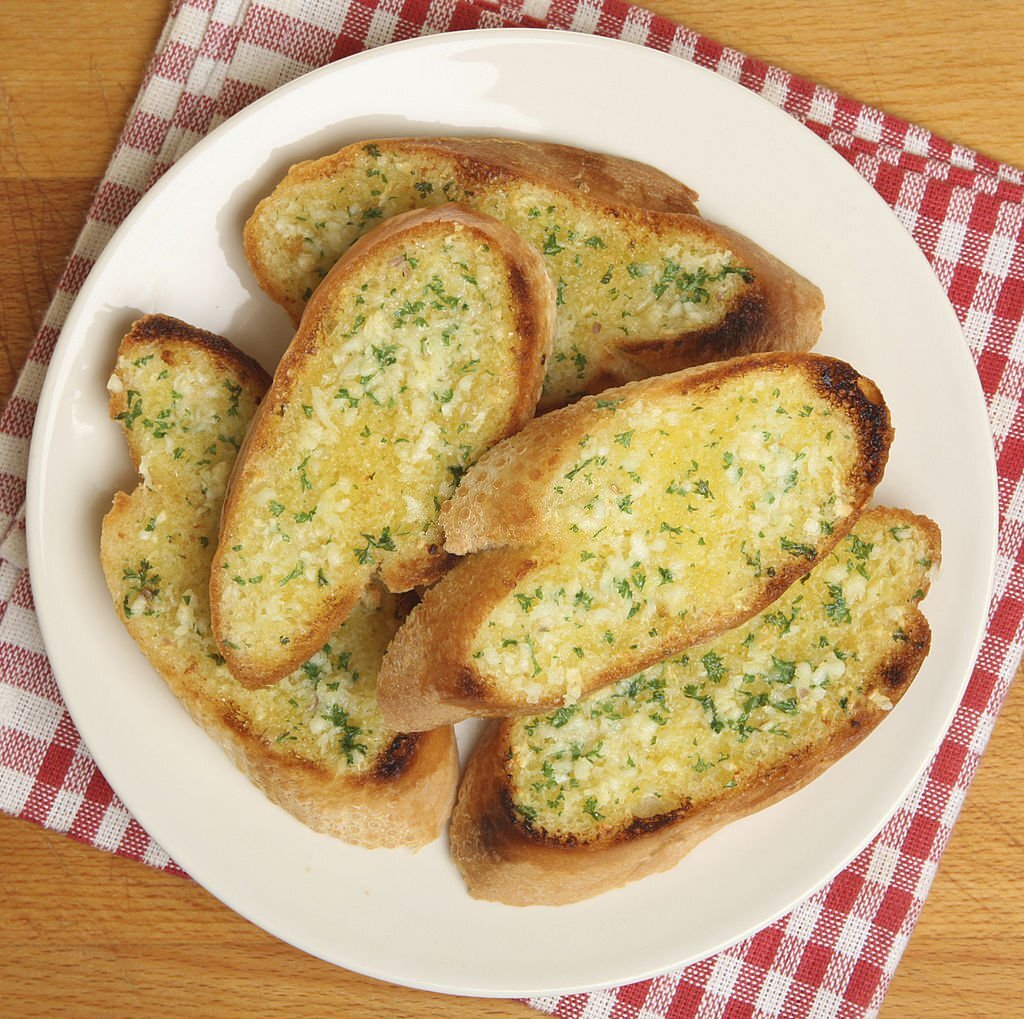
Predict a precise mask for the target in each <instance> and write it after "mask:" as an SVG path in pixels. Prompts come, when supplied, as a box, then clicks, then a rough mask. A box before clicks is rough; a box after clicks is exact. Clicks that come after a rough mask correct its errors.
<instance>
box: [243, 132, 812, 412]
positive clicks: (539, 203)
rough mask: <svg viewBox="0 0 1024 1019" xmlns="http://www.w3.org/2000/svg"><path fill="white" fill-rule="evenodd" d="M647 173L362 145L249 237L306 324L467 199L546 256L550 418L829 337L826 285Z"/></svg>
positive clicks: (554, 157) (303, 166)
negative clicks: (316, 304)
mask: <svg viewBox="0 0 1024 1019" xmlns="http://www.w3.org/2000/svg"><path fill="white" fill-rule="evenodd" d="M694 197H695V195H694V193H693V192H692V191H691V190H690V189H689V188H687V187H686V186H685V185H683V184H680V183H679V182H678V181H676V180H674V179H673V178H671V177H669V176H668V175H666V174H664V173H661V172H660V171H658V170H655V169H653V168H652V167H650V166H645V165H644V164H642V163H638V162H635V161H633V160H629V159H622V158H618V157H613V156H606V155H600V154H597V153H591V152H586V151H583V150H581V149H576V148H572V147H569V146H564V145H554V144H549V143H541V142H523V141H515V140H511V139H501V138H436V139H429V138H392V139H378V140H375V141H367V142H360V143H357V144H354V145H349V146H348V147H346V148H344V149H342V150H341V151H340V152H337V153H335V154H334V155H330V156H326V157H324V158H322V159H317V160H312V161H309V162H305V163H300V164H298V165H297V166H294V167H292V169H291V170H290V171H289V173H288V174H287V176H286V177H285V178H284V179H283V180H282V181H281V182H280V183H279V184H278V186H277V187H276V188H275V189H274V191H273V193H272V194H271V195H269V196H268V197H267V198H265V199H264V200H263V201H262V202H261V203H260V204H259V206H258V207H257V208H256V210H255V212H254V213H253V215H252V217H251V218H250V219H249V221H248V223H247V224H246V227H245V237H244V240H245V252H246V256H247V258H248V260H249V263H250V265H251V267H252V270H253V273H254V274H255V276H256V278H257V280H258V281H259V283H260V285H261V286H262V287H263V289H264V290H265V291H266V292H267V293H268V294H269V295H270V296H271V297H272V298H273V299H274V300H276V301H278V302H279V303H280V304H282V305H283V306H284V307H285V308H286V309H287V310H288V312H289V314H290V315H291V316H292V318H293V320H295V321H296V322H297V321H298V319H299V316H300V315H301V313H302V309H303V307H304V306H305V303H306V301H307V300H308V299H309V298H310V296H311V295H312V294H313V292H314V291H315V290H316V288H317V286H318V285H319V284H320V281H321V280H322V279H323V278H324V277H325V276H326V274H327V273H328V272H329V270H330V268H331V266H332V265H333V264H334V262H335V261H336V260H337V259H338V257H339V256H340V255H342V254H343V253H344V252H345V251H346V250H347V249H348V248H349V246H350V245H351V244H353V243H354V242H355V241H356V240H357V239H358V238H359V237H360V236H362V235H363V234H365V233H366V232H367V231H369V230H371V229H373V228H374V227H376V226H377V225H378V224H379V223H380V222H381V220H382V219H387V218H388V217H390V216H393V215H395V214H397V213H401V212H404V211H407V210H408V209H412V208H419V207H422V206H437V205H443V204H444V203H446V202H459V203H461V204H463V205H466V206H468V207H470V208H473V209H476V210H478V211H479V212H483V213H486V214H487V215H490V216H493V217H495V218H496V219H498V220H501V221H502V222H503V223H505V224H506V225H508V226H509V227H511V228H512V229H513V230H515V232H516V233H517V234H519V235H520V236H521V237H522V238H523V239H524V240H525V241H526V242H527V243H528V244H529V245H530V246H531V247H532V248H534V250H536V251H537V252H538V253H540V254H541V255H542V256H543V259H544V264H545V266H546V268H547V271H548V274H549V275H550V277H551V279H552V282H553V283H554V284H555V286H556V288H557V300H558V309H557V311H558V323H557V330H556V335H555V342H554V353H553V356H552V358H551V360H550V362H549V363H548V366H547V377H546V379H545V382H544V393H543V395H542V397H541V402H540V409H541V410H542V411H546V410H549V409H551V408H553V407H558V406H562V405H564V404H566V403H569V402H571V401H572V400H574V399H576V398H577V397H578V396H580V395H581V394H583V393H595V392H599V391H600V390H602V389H605V388H608V387H609V386H614V385H619V384H621V383H623V382H628V381H630V380H632V379H639V378H646V377H647V376H649V375H658V374H663V373H665V372H671V371H676V370H678V369H680V368H686V367H689V366H690V365H694V364H702V363H706V362H708V361H719V360H722V359H724V358H728V357H733V356H736V355H739V354H745V353H753V352H755V351H762V350H806V349H808V348H809V347H811V346H813V345H814V343H815V342H816V341H817V338H818V335H819V332H820V329H821V312H822V307H823V301H822V296H821V293H820V292H819V291H818V289H817V288H816V287H814V286H813V285H812V284H811V283H809V282H808V281H807V280H805V279H804V278H803V277H801V276H800V275H798V274H797V273H796V272H794V271H793V270H791V269H790V268H788V267H787V266H785V265H784V264H783V263H781V262H780V261H779V260H778V259H776V258H774V257H773V256H772V255H770V254H768V253H767V252H766V251H764V250H763V249H761V248H760V247H758V246H757V245H756V244H754V243H752V242H751V241H750V240H748V239H747V238H745V237H742V236H741V235H739V234H738V233H736V232H734V231H732V230H728V229H726V228H724V227H719V226H715V225H714V224H711V223H708V222H707V221H706V220H703V219H701V218H700V217H699V216H698V215H697V214H696V212H697V210H696V207H695V206H694V204H693V199H694Z"/></svg>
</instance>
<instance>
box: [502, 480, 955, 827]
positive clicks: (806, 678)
mask: <svg viewBox="0 0 1024 1019" xmlns="http://www.w3.org/2000/svg"><path fill="white" fill-rule="evenodd" d="M782 476H783V477H785V474H783V475H782ZM937 542H938V536H937V529H936V528H935V527H934V525H931V523H930V521H922V519H921V518H916V517H914V516H912V515H911V514H908V513H902V512H900V511H891V510H878V511H871V512H869V513H867V514H865V515H864V516H863V517H862V518H861V519H860V521H859V522H858V524H857V526H856V528H855V529H854V531H853V532H851V533H850V534H849V535H847V537H846V538H845V539H844V540H843V541H842V542H841V543H840V545H839V546H837V548H836V549H835V550H834V551H833V552H832V553H831V554H830V555H829V556H828V557H827V558H826V559H824V560H823V561H822V562H821V563H820V564H819V565H818V566H817V567H815V568H814V570H813V571H812V572H811V573H810V574H808V575H807V576H805V578H804V580H803V581H801V582H798V583H796V584H795V585H793V587H791V588H790V589H789V590H788V591H787V592H786V594H785V595H784V596H783V597H782V598H780V599H779V600H778V601H777V602H775V603H774V604H773V605H772V606H771V608H770V610H769V611H767V612H764V613H762V614H761V615H759V616H757V617H756V618H755V619H753V620H752V621H750V622H749V623H747V624H745V625H743V626H741V627H738V628H736V629H733V630H730V631H727V632H726V633H724V634H722V635H721V636H720V637H718V638H717V639H715V640H712V641H710V642H708V643H705V644H702V645H700V646H697V647H694V648H692V649H691V650H690V651H688V652H687V653H685V654H683V655H679V656H677V657H674V658H672V659H670V660H669V661H666V662H664V663H662V664H660V665H657V666H655V667H653V668H649V669H647V670H645V671H643V672H640V673H638V674H637V675H635V676H632V677H630V678H629V679H625V680H622V681H621V682H619V683H616V684H615V685H614V686H612V687H610V688H607V689H605V690H603V691H601V692H599V693H597V694H594V695H592V696H590V697H588V698H586V699H584V700H582V701H580V702H579V703H576V704H573V705H568V706H565V707H562V708H559V709H558V710H556V711H554V712H553V713H551V714H548V715H537V716H525V717H522V718H519V719H516V720H515V721H513V722H511V723H509V726H510V728H509V730H508V736H507V745H508V757H507V760H506V762H505V769H506V775H507V788H508V790H509V795H510V797H511V802H512V808H511V809H512V811H513V812H514V815H515V820H516V823H517V824H518V825H520V826H522V827H523V828H524V829H525V830H527V831H528V832H530V833H532V834H533V835H535V836H543V837H546V838H550V839H554V840H556V841H560V842H570V843H587V842H593V841H596V840H597V839H607V838H612V837H616V836H619V835H624V834H629V833H631V831H632V832H633V833H635V832H637V831H639V830H641V829H643V828H644V827H645V826H647V827H650V826H651V824H652V821H653V819H655V818H668V819H671V818H672V817H675V816H679V815H680V814H682V813H685V812H689V811H696V810H697V809H698V808H700V807H701V806H702V805H703V804H705V803H709V802H711V801H716V800H721V799H722V798H724V797H730V796H736V795H741V794H743V793H744V792H745V791H746V790H747V789H748V788H749V787H750V785H751V784H752V783H755V782H757V781H759V780H761V779H762V778H763V776H764V775H765V774H766V773H769V772H770V771H772V770H773V769H778V768H780V767H783V766H784V765H785V764H786V763H787V762H788V761H791V760H794V761H795V760H797V759H799V758H800V756H801V755H802V754H804V753H806V752H812V750H811V748H813V747H815V746H820V745H822V744H824V743H825V742H827V741H828V740H829V739H830V738H831V737H832V736H833V735H835V734H837V733H840V732H841V731H842V730H843V729H844V728H845V729H849V728H850V726H851V725H853V726H858V725H860V724H862V722H863V720H864V718H865V716H869V715H874V716H877V715H878V714H879V713H880V712H885V711H887V710H889V709H890V708H891V707H892V704H893V700H895V699H898V697H899V695H900V694H901V693H902V690H903V686H902V685H901V683H902V680H906V681H909V677H906V676H903V677H902V679H901V676H900V670H899V668H898V667H897V666H896V665H895V664H894V663H898V662H899V661H900V660H901V659H902V658H903V657H904V656H905V655H908V654H909V655H910V656H911V657H913V656H914V653H915V650H916V651H917V652H918V658H920V657H923V653H924V651H923V650H920V649H921V648H922V647H923V648H924V649H925V650H926V648H927V641H928V629H927V624H926V623H925V622H924V619H923V617H922V616H921V615H920V613H919V611H918V609H917V605H918V603H919V601H920V600H921V599H922V598H923V597H924V595H925V592H926V591H927V589H928V582H929V578H930V576H931V573H932V571H933V569H934V568H935V567H936V566H937V562H936V559H937V555H938V544H937ZM656 579H657V578H655V580H656ZM915 669H916V665H915ZM911 675H912V673H911Z"/></svg>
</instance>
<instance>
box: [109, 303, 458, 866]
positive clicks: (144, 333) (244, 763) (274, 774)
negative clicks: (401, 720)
mask: <svg viewBox="0 0 1024 1019" xmlns="http://www.w3.org/2000/svg"><path fill="white" fill-rule="evenodd" d="M142 352H146V353H147V354H154V355H155V356H157V357H159V358H160V361H161V362H162V363H163V364H164V365H167V366H168V367H169V368H170V369H171V370H172V371H173V370H174V369H175V368H177V369H179V370H181V371H187V370H188V366H189V364H190V363H194V362H195V361H196V360H197V359H199V360H201V359H206V360H208V361H209V362H210V363H211V364H212V366H213V367H214V369H215V371H216V373H217V375H218V376H219V377H221V378H222V379H223V380H224V381H225V382H228V383H231V384H233V385H239V386H241V387H243V389H244V392H245V395H246V397H247V399H249V400H251V401H252V402H256V401H258V400H260V399H261V398H262V397H263V394H264V393H265V392H266V390H267V388H268V387H269V385H270V378H269V376H267V374H266V373H265V372H264V371H263V369H262V368H260V366H259V365H258V364H257V363H256V362H255V361H253V360H252V359H251V358H249V357H247V356H246V355H245V354H243V353H242V352H241V351H239V350H238V349H237V348H235V347H234V346H232V345H231V344H230V343H229V342H228V341H227V340H225V339H224V338H223V337H220V336H216V335H214V334H212V333H208V332H205V331H204V330H201V329H196V328H194V327H192V326H189V325H187V324H186V323H184V322H181V321H179V320H177V319H172V318H169V317H168V316H163V315H149V316H146V317H145V318H142V319H140V320H139V321H138V322H136V323H134V324H133V326H132V328H131V330H130V332H129V333H128V335H127V336H126V337H125V338H124V340H123V341H122V343H121V346H120V349H119V351H118V357H119V359H120V358H128V359H132V358H134V357H136V356H137V355H138V354H139V353H142ZM144 395H145V394H144ZM126 409H127V397H126V391H125V390H124V389H123V388H121V389H120V390H115V391H112V393H111V398H110V413H111V417H112V418H114V419H117V418H118V416H119V415H123V414H124V412H125V411H126ZM125 436H126V438H127V439H128V442H129V446H130V451H131V454H132V458H133V461H134V462H135V463H136V465H138V464H139V462H140V459H141V455H142V450H141V448H140V447H141V444H142V442H141V440H142V438H143V437H142V436H141V435H140V433H139V431H138V430H134V429H126V430H125ZM161 511H166V512H167V513H168V514H177V513H184V514H186V515H187V516H189V517H190V518H191V517H192V516H194V514H193V513H192V512H191V511H190V510H186V509H185V507H184V506H183V505H180V506H170V505H168V502H167V498H166V496H165V495H163V494H162V493H161V492H160V491H158V490H154V489H152V488H147V487H146V486H145V485H141V484H140V486H139V487H138V488H137V489H136V490H135V491H134V492H133V493H132V494H131V495H126V494H125V493H123V492H118V493H116V494H115V496H114V501H113V507H112V509H111V510H110V512H109V513H108V514H107V515H106V517H105V518H104V520H103V526H102V532H101V540H100V559H101V564H102V567H103V570H104V574H105V577H106V579H107V585H108V587H109V588H110V591H111V595H112V597H113V600H114V606H115V609H116V610H117V612H118V615H119V617H120V618H121V619H122V622H124V624H125V626H126V628H127V629H128V631H129V633H130V634H131V635H132V637H133V638H134V639H135V641H136V643H137V644H138V645H139V647H140V649H141V650H142V651H143V653H144V654H145V655H146V657H147V658H148V659H149V661H150V663H151V664H152V666H153V668H154V669H155V670H156V672H157V673H159V675H160V676H162V678H163V679H164V680H165V682H166V683H167V685H168V686H169V687H170V689H171V691H172V692H173V693H174V695H175V697H177V699H178V700H179V701H180V702H181V703H182V705H183V706H184V707H185V708H186V709H187V711H188V712H189V714H190V715H191V717H192V718H193V719H194V721H195V722H196V723H197V724H198V725H200V726H201V727H202V728H203V729H204V730H205V731H206V732H207V734H208V735H209V736H210V737H211V738H212V739H213V740H215V741H216V742H217V744H218V745H219V746H220V747H221V748H222V749H223V750H224V751H225V752H226V753H227V755H228V756H229V757H230V758H231V760H232V761H233V762H234V763H235V764H236V766H237V767H238V768H239V769H240V770H241V771H242V772H243V773H244V774H245V775H247V776H248V777H249V779H250V780H251V781H252V782H253V783H254V784H255V785H257V786H258V787H259V788H260V789H262V790H263V792H264V793H265V794H266V795H267V797H268V798H269V799H270V800H272V801H273V802H274V803H276V804H278V805H279V806H281V807H282V808H284V809H285V810H287V811H288V812H289V813H291V814H293V815H294V816H295V817H296V818H297V819H298V820H299V821H301V822H302V823H303V824H305V825H307V826H308V827H310V828H312V829H313V830H315V831H318V832H323V833H325V834H328V835H331V836H334V837H336V838H339V839H343V840H344V841H346V842H350V843H352V844H355V845H360V846H365V847H369V848H375V847H396V846H407V847H412V848H418V847H420V846H423V845H425V844H427V843H428V842H431V841H432V840H433V839H435V838H436V837H437V835H438V833H439V831H440V828H441V826H442V824H443V823H444V820H445V819H446V818H447V817H448V815H449V813H450V811H451V806H452V803H453V802H454V798H455V786H456V781H457V778H458V756H457V750H456V744H455V737H454V732H453V731H452V730H451V729H450V728H442V729H438V730H435V731H433V732H429V733H420V734H416V735H407V734H400V733H396V734H395V735H394V736H393V738H392V739H391V740H390V742H388V743H387V745H386V747H385V749H384V750H383V751H382V752H381V753H379V754H378V755H377V757H376V759H375V760H374V762H373V764H372V766H371V767H369V768H368V769H366V770H364V771H362V772H359V773H354V774H345V773H343V772H337V771H334V770H332V769H331V768H329V767H328V766H327V765H326V764H325V763H324V762H323V761H321V760H315V759H312V758H310V757H304V756H301V755H300V754H298V753H296V752H295V751H293V750H291V749H289V747H288V745H287V744H281V743H277V744H275V743H274V742H272V741H269V740H268V739H267V738H266V737H265V736H263V735H261V734H260V732H259V731H258V728H257V726H255V724H254V722H253V719H252V718H250V717H248V716H247V715H246V714H245V712H244V711H242V710H240V709H239V707H238V706H237V705H236V704H234V703H233V702H232V701H231V700H230V699H225V698H222V697H219V696H216V695H214V694H212V693H211V692H210V690H211V689H212V687H208V686H207V684H206V683H205V682H204V679H205V675H204V674H206V673H208V672H210V671H211V670H213V669H215V668H217V666H216V665H215V664H213V663H211V661H210V660H209V658H208V656H205V655H197V654H195V653H193V651H192V650H191V649H189V648H186V647H183V646H182V642H181V640H180V638H178V637H177V635H176V634H175V623H174V622H173V621H172V618H171V617H168V618H167V622H166V625H164V626H163V627H162V630H159V631H155V630H154V628H153V627H151V626H145V625H140V619H139V617H137V616H132V615H131V614H128V615H126V612H125V607H124V603H123V601H122V599H121V598H120V597H119V591H120V589H121V586H122V571H123V566H124V563H125V561H126V557H127V559H133V558H135V557H137V555H138V554H139V553H140V548H139V539H138V535H139V533H140V530H141V529H142V527H143V525H144V524H145V522H146V521H147V520H150V521H152V520H154V519H155V518H156V517H157V515H158V514H159V513H160V512H161ZM193 526H197V522H196V521H191V520H184V521H183V522H182V530H183V533H187V532H188V531H189V530H190V529H191V528H192V527H193ZM145 551H146V550H145V549H143V550H142V552H145ZM192 554H193V555H194V554H195V553H192ZM197 569H198V567H197ZM192 572H195V570H193V571H192Z"/></svg>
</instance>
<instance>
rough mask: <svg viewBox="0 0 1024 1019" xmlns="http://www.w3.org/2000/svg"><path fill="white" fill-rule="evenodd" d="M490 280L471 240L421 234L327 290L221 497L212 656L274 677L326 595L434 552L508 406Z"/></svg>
mask: <svg viewBox="0 0 1024 1019" xmlns="http://www.w3.org/2000/svg"><path fill="white" fill-rule="evenodd" d="M446 230H447V233H446V232H445V231H446ZM505 265H506V263H505V260H504V257H503V256H502V255H501V254H500V253H499V252H497V251H496V250H493V249H492V248H491V247H490V246H489V245H488V244H487V243H486V241H485V240H484V238H483V235H481V234H479V233H477V232H476V231H474V230H469V229H466V228H463V227H461V226H452V225H448V226H447V227H446V226H444V225H441V224H431V225H429V226H428V227H427V228H424V227H422V226H421V227H417V228H413V229H412V230H411V231H409V232H408V233H406V234H404V235H401V236H396V237H394V238H392V239H391V241H390V242H389V243H388V244H387V245H386V247H385V248H384V249H383V250H379V251H378V252H377V253H376V254H375V255H374V256H373V258H372V260H371V263H370V265H369V266H368V267H367V268H366V269H365V270H363V271H362V272H360V273H354V274H349V275H347V276H346V277H345V278H344V280H343V282H342V283H340V284H339V285H338V287H337V289H336V291H334V293H333V296H332V298H331V302H330V308H329V310H327V311H325V312H324V314H323V318H322V324H321V325H320V326H319V328H320V330H321V332H322V335H321V336H320V338H319V339H318V343H317V348H316V351H315V353H313V354H311V355H310V356H309V359H308V362H307V363H306V364H303V365H302V366H301V367H298V368H295V369H293V373H294V381H293V382H291V384H290V386H291V388H290V392H289V393H288V394H287V396H286V397H285V398H284V399H283V400H282V406H281V407H280V408H278V407H277V405H276V404H275V412H274V414H273V415H272V416H271V417H268V418H265V419H264V421H263V424H264V425H265V426H267V428H266V430H265V431H264V433H263V435H264V442H265V443H266V448H264V449H258V448H257V447H256V446H255V444H254V446H253V447H252V455H251V456H250V457H249V459H248V460H247V461H246V464H245V469H244V472H243V473H242V475H241V476H240V480H239V483H238V485H237V486H236V488H235V491H234V495H233V503H232V506H231V510H230V515H229V516H228V517H227V518H226V520H227V523H226V525H225V528H226V529H225V539H229V540H224V541H222V544H221V548H220V549H219V552H218V561H219V565H218V566H217V568H218V569H222V570H223V571H224V577H225V578H226V579H227V580H229V581H230V582H229V583H226V584H225V585H224V590H223V594H222V596H221V604H220V612H221V620H222V626H223V629H222V632H221V633H220V634H219V636H220V637H221V639H222V640H223V641H224V642H225V643H230V644H231V645H233V646H235V647H236V648H242V649H244V650H245V652H246V653H247V654H250V655H251V656H252V657H253V658H255V659H257V660H260V661H267V662H273V660H274V656H275V655H277V654H280V653H281V649H282V647H284V646H286V644H287V642H288V641H289V640H291V639H292V637H293V636H294V635H295V634H296V633H302V632H304V630H305V628H306V627H307V626H308V624H309V620H312V619H316V618H318V616H319V615H321V614H322V611H323V609H322V606H323V605H324V604H325V602H326V600H327V599H328V598H330V597H331V595H332V592H333V591H334V590H335V589H340V590H342V591H345V590H350V589H356V590H358V589H360V588H362V586H363V585H364V584H365V583H366V582H367V581H368V580H369V578H370V576H371V574H373V573H375V572H376V570H377V569H378V568H379V567H380V566H382V565H384V564H385V562H386V561H388V560H399V561H401V562H409V563H413V564H415V563H416V562H417V560H418V559H423V560H426V559H427V558H428V556H427V552H426V550H427V548H428V547H429V546H433V547H435V548H437V547H439V546H441V545H442V544H443V538H442V535H441V532H440V528H439V526H438V523H437V515H438V512H439V509H440V506H441V503H442V502H443V501H444V500H445V499H447V498H448V497H449V496H450V495H451V494H452V492H453V491H454V490H455V487H456V486H457V484H458V482H459V480H460V478H461V477H462V474H463V473H464V472H465V471H466V470H467V469H468V468H469V466H470V465H471V464H472V463H474V462H475V460H476V459H477V457H478V456H479V455H480V454H481V453H482V452H484V450H486V449H487V448H488V447H489V446H490V445H492V444H493V443H494V441H495V439H496V437H497V436H498V435H500V434H501V431H502V430H503V429H504V428H505V427H506V426H507V423H508V419H509V416H510V412H511V407H512V404H513V403H514V402H516V401H517V400H518V399H521V394H520V393H519V381H518V375H517V369H516V360H515V359H516V356H517V354H518V353H519V351H520V349H521V341H520V339H519V337H518V333H517V331H516V325H517V323H516V321H515V319H514V317H513V311H514V308H515V304H514V303H513V299H512V295H511V292H510V288H509V283H508V280H507V276H506V269H505ZM268 399H270V400H272V401H273V400H275V399H277V397H276V396H275V395H274V393H273V392H272V393H271V395H270V396H269V397H268ZM271 423H272V425H273V427H272V428H271V427H270V425H271Z"/></svg>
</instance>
